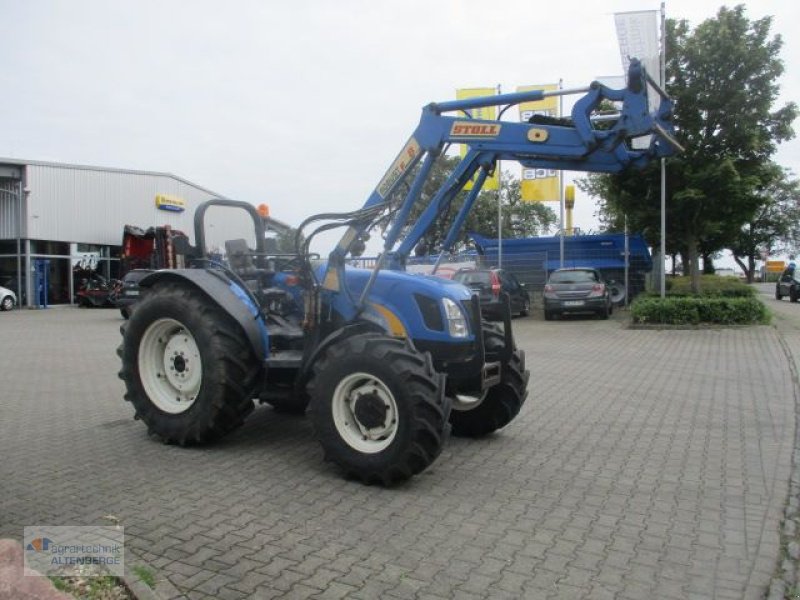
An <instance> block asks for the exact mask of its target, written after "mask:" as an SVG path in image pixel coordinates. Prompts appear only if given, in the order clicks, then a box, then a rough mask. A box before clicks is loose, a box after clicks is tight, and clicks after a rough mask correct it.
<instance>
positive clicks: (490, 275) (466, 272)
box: [453, 268, 531, 320]
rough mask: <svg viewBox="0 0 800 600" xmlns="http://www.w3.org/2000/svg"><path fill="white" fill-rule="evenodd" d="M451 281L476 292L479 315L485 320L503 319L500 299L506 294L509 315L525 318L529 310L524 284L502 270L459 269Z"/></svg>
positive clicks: (528, 299) (528, 296) (529, 304)
mask: <svg viewBox="0 0 800 600" xmlns="http://www.w3.org/2000/svg"><path fill="white" fill-rule="evenodd" d="M453 281H457V282H459V283H461V284H462V285H465V286H467V287H468V288H470V289H472V290H474V291H476V292H478V294H479V296H480V302H481V313H482V315H483V317H484V318H485V319H488V320H497V319H502V318H503V312H502V306H503V305H502V301H503V300H502V298H503V293H504V292H505V293H507V294H508V296H509V299H510V301H511V314H512V315H513V314H515V313H517V314H519V315H521V316H523V317H524V316H526V315H527V314H528V313H530V310H531V298H530V295H529V294H528V290H527V289H525V284H524V283H520V282H519V280H518V279H517V278H516V277H515V276H514V275H513V274H512V273H509V272H507V271H504V270H503V269H471V268H470V269H460V270H458V271H456V273H455V275H453Z"/></svg>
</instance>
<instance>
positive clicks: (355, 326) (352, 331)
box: [300, 321, 388, 381]
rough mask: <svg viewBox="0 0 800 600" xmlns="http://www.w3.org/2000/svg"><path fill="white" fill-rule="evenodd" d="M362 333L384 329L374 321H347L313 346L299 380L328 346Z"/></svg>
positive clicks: (383, 331) (378, 331) (382, 331)
mask: <svg viewBox="0 0 800 600" xmlns="http://www.w3.org/2000/svg"><path fill="white" fill-rule="evenodd" d="M362 333H384V334H385V333H386V331H385V330H384V329H383V328H381V327H380V326H378V325H377V324H376V323H373V322H372V321H356V322H355V323H349V324H347V325H345V326H343V327H340V328H339V329H337V330H336V331H334V332H333V333H331V334H330V335H328V336H327V337H326V338H325V339H323V340H322V341H321V342H320V343H319V344H317V345H316V346H315V347H314V350H313V351H312V352H311V354H309V355H308V358H306V359H305V361H304V362H303V367H302V370H301V374H300V380H301V381H303V380H304V379H305V378H306V377H307V376H308V374H309V373H310V372H311V369H312V368H313V366H314V363H316V362H317V360H318V359H319V357H320V356H322V354H323V353H324V352H325V351H326V350H327V349H328V348H330V347H331V346H333V345H334V344H336V343H338V342H340V341H342V340H344V339H346V338H349V337H352V336H354V335H359V334H362ZM387 335H388V334H387Z"/></svg>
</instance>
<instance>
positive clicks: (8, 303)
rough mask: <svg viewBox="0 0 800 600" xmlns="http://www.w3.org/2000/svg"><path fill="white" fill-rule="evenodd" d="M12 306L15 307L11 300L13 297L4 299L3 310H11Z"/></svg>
mask: <svg viewBox="0 0 800 600" xmlns="http://www.w3.org/2000/svg"><path fill="white" fill-rule="evenodd" d="M12 306H14V301H13V300H12V299H11V296H7V297H5V298H3V310H11V307H12Z"/></svg>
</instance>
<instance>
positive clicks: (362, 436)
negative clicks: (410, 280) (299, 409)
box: [308, 333, 450, 485]
mask: <svg viewBox="0 0 800 600" xmlns="http://www.w3.org/2000/svg"><path fill="white" fill-rule="evenodd" d="M308 392H309V395H310V397H311V403H310V405H309V416H310V418H311V422H312V424H313V426H314V431H315V434H316V437H317V439H318V440H319V442H320V444H321V445H322V448H323V450H324V452H325V458H326V460H330V461H332V462H333V463H335V464H336V465H338V466H339V467H340V468H341V469H342V470H343V471H344V472H345V474H346V475H347V476H349V477H354V478H356V479H359V480H361V481H362V482H364V483H367V484H371V483H379V484H383V485H392V484H394V483H397V482H400V481H403V480H406V479H408V478H409V477H411V476H412V475H415V474H417V473H420V472H422V471H423V470H425V468H427V467H428V466H429V465H430V464H431V463H432V462H433V461H434V460H435V459H436V457H437V456H439V454H440V453H441V451H442V447H443V445H444V442H445V439H446V437H447V433H448V430H449V426H448V424H447V417H448V414H449V412H450V403H449V400H448V399H447V397H446V396H445V395H444V377H443V376H442V375H440V374H439V373H437V372H436V371H435V370H434V368H433V362H432V361H431V357H430V355H429V354H427V353H426V354H422V353H420V352H418V351H417V350H416V349H415V348H414V347H413V346H412V345H411V344H410V343H408V342H407V341H403V340H398V339H395V338H390V337H387V336H385V335H383V334H379V333H366V334H361V335H355V336H353V337H350V338H347V339H345V340H343V341H341V342H339V343H337V344H334V345H333V346H331V347H330V348H328V349H327V350H326V351H325V352H324V353H323V355H322V356H321V358H320V359H319V360H318V361H317V363H316V364H315V365H314V367H313V373H312V377H311V380H310V382H309V385H308Z"/></svg>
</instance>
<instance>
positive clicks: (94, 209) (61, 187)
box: [26, 164, 253, 245]
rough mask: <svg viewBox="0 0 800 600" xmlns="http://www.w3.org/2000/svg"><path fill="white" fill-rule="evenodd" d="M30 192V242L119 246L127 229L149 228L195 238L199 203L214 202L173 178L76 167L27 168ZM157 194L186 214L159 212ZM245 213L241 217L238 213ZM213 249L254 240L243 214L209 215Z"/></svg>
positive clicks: (204, 192) (218, 212)
mask: <svg viewBox="0 0 800 600" xmlns="http://www.w3.org/2000/svg"><path fill="white" fill-rule="evenodd" d="M26 185H27V187H28V188H29V189H30V194H29V196H28V205H29V210H28V214H27V221H28V226H29V235H28V236H27V237H28V238H29V239H40V240H54V241H62V242H81V243H88V244H112V245H119V244H120V243H121V241H122V230H123V227H124V226H125V225H136V226H139V227H143V228H147V227H150V226H153V225H166V224H168V225H171V226H173V227H174V228H176V229H180V230H182V231H184V232H186V233H187V234H189V235H190V237H192V239H193V238H194V236H193V234H192V230H193V221H192V219H193V217H194V211H195V208H196V207H197V205H198V204H200V203H202V202H204V201H206V200H208V199H209V198H212V197H214V196H213V195H212V194H211V193H210V192H208V191H207V190H204V189H201V188H199V187H196V186H193V185H191V184H189V183H187V182H184V181H181V180H179V179H176V178H174V177H170V176H168V175H159V174H150V173H136V172H124V171H110V170H102V169H92V168H83V167H75V166H71V165H63V166H61V165H37V164H31V165H28V167H27V180H26ZM157 194H167V195H171V196H176V197H178V198H182V199H183V200H184V201H185V203H186V210H185V211H184V212H182V213H176V212H168V211H163V210H159V209H157V208H156V206H155V197H156V195H157ZM239 213H241V215H240V214H239ZM207 221H209V222H211V223H213V226H212V227H211V228H210V230H209V244H210V245H211V244H219V243H221V241H220V240H222V239H231V238H234V237H246V238H247V239H248V240H249V239H250V238H252V237H253V235H252V233H250V232H251V231H252V229H253V228H252V225H250V221H249V217H247V216H246V214H245V213H244V211H230V210H228V211H223V210H221V209H212V210H209V211H208V214H207Z"/></svg>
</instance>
